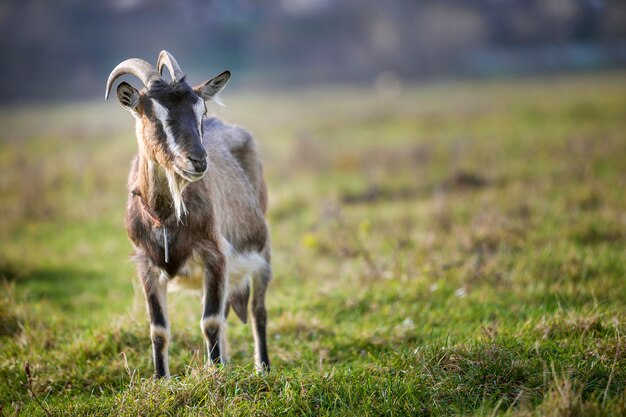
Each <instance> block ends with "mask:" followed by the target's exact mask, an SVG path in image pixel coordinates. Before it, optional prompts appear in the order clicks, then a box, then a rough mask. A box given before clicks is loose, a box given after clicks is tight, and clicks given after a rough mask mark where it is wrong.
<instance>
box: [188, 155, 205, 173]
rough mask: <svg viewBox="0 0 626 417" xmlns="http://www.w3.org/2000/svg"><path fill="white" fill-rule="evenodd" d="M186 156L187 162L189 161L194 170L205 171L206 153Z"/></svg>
mask: <svg viewBox="0 0 626 417" xmlns="http://www.w3.org/2000/svg"><path fill="white" fill-rule="evenodd" d="M187 158H188V159H189V162H191V165H192V166H193V169H195V170H196V172H204V171H206V167H207V162H206V153H205V154H197V155H195V154H194V155H189V156H187Z"/></svg>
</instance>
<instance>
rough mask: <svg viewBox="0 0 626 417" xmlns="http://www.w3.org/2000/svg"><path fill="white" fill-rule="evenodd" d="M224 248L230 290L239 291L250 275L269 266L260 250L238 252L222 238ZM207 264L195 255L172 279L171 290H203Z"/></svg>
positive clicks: (169, 287)
mask: <svg viewBox="0 0 626 417" xmlns="http://www.w3.org/2000/svg"><path fill="white" fill-rule="evenodd" d="M222 250H224V252H225V255H226V270H227V271H228V285H227V288H229V291H238V290H239V289H241V288H242V287H243V286H245V285H247V284H248V281H249V279H250V277H251V276H252V275H253V274H255V273H257V272H258V271H260V270H261V269H263V268H266V267H267V262H266V261H265V259H263V257H262V256H261V254H259V253H258V252H245V253H237V252H235V251H234V250H233V248H232V246H231V245H230V244H229V243H228V242H227V241H226V239H223V240H222ZM204 272H205V266H204V264H203V263H202V260H201V259H200V258H199V257H198V256H196V255H194V256H193V257H191V258H190V259H189V260H188V261H187V263H185V265H184V266H183V267H182V268H181V269H180V271H179V273H178V275H176V276H175V277H173V278H172V280H170V285H169V286H168V290H169V291H177V290H194V291H202V286H203V282H204Z"/></svg>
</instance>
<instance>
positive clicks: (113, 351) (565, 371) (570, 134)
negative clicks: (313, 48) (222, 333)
mask: <svg viewBox="0 0 626 417" xmlns="http://www.w3.org/2000/svg"><path fill="white" fill-rule="evenodd" d="M225 99H226V101H227V104H228V107H227V108H225V109H217V111H218V112H219V113H220V114H221V115H222V116H223V117H224V118H226V119H227V120H229V121H232V122H237V123H240V124H243V125H245V126H246V127H248V128H249V129H250V130H251V131H253V132H254V133H255V135H256V136H257V138H258V140H259V142H260V146H261V149H262V153H263V157H264V160H265V164H266V174H267V179H268V183H269V187H270V210H269V219H270V223H271V229H272V233H273V247H274V258H273V259H274V271H275V277H274V280H273V281H272V284H271V287H270V292H269V295H268V308H269V317H270V322H269V339H270V355H271V356H270V357H271V360H272V361H273V362H272V364H273V369H272V372H271V373H269V374H268V375H260V376H257V375H254V373H253V364H252V336H251V332H250V329H249V327H247V326H243V325H241V324H240V323H238V322H237V321H235V317H234V315H231V317H229V320H228V321H229V328H228V335H229V344H230V354H231V363H230V364H229V365H227V366H226V367H224V368H223V369H220V370H218V371H216V372H214V371H209V370H207V369H205V368H203V356H204V352H203V342H202V336H201V334H200V329H199V324H198V323H199V319H200V300H199V298H198V297H197V296H196V295H186V294H172V295H171V296H170V300H171V304H170V314H171V318H172V335H173V342H172V345H171V348H170V361H171V369H172V375H173V377H172V379H171V380H166V381H164V380H159V381H154V380H153V379H152V377H151V376H152V364H151V359H150V353H149V352H150V339H149V328H148V321H147V318H146V312H145V306H144V301H143V295H142V293H141V290H140V288H139V286H138V283H137V280H136V278H135V274H134V268H133V265H132V264H131V262H130V260H129V254H130V251H131V246H130V243H129V241H128V239H127V237H126V233H125V231H124V228H123V215H124V208H125V201H126V197H127V191H126V188H125V187H126V175H127V171H128V167H129V162H130V160H131V157H132V155H133V154H134V153H135V151H136V144H135V140H134V136H133V135H134V133H133V126H132V118H131V117H130V115H128V114H127V113H126V112H124V111H123V110H122V109H121V108H120V107H119V106H118V105H117V104H116V103H114V102H109V103H78V104H66V105H54V106H53V105H50V106H45V105H41V106H36V107H30V108H29V107H20V108H17V109H16V108H5V109H3V110H1V111H0V123H1V125H2V127H3V129H2V137H0V193H1V195H2V198H1V199H0V219H1V220H0V286H1V287H2V290H1V291H0V415H7V416H9V415H10V416H12V415H18V414H19V415H24V416H31V415H45V414H46V413H49V414H51V415H109V414H113V415H117V416H136V415H198V414H200V415H267V416H277V415H311V416H319V415H322V416H323V415H360V416H370V415H371V416H377V415H395V416H405V415H420V416H431V415H432V416H438V415H442V416H443V415H450V414H461V415H478V416H493V415H513V416H534V415H550V416H594V415H597V416H600V415H615V416H618V415H619V416H622V415H625V414H626V336H625V334H626V192H625V190H626V75H625V74H615V73H614V74H600V75H584V76H571V77H564V78H544V79H528V80H517V81H497V82H485V81H482V82H473V83H470V82H464V83H446V84H433V85H416V86H412V87H410V88H408V89H407V90H406V91H405V92H404V93H403V94H402V95H401V96H399V97H384V96H383V97H381V96H377V95H376V94H375V93H374V91H370V90H367V89H351V88H347V87H346V88H335V89H330V88H329V89H326V90H321V91H312V90H306V91H300V92H290V93H286V92H285V93H281V92H278V93H271V94H267V93H266V94H261V93H252V94H243V92H242V93H231V94H226V95H225ZM26 364H28V368H29V372H30V376H28V375H27V373H26V370H25V369H26Z"/></svg>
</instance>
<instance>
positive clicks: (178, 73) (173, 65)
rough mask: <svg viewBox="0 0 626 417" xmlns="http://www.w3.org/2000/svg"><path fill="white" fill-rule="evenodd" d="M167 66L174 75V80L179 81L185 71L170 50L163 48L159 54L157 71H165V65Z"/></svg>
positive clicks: (160, 72)
mask: <svg viewBox="0 0 626 417" xmlns="http://www.w3.org/2000/svg"><path fill="white" fill-rule="evenodd" d="M164 65H165V66H166V67H167V69H168V71H169V72H170V75H171V76H172V81H178V80H180V79H181V78H183V75H184V74H183V71H182V70H181V69H180V66H179V65H178V62H176V59H174V57H173V56H172V54H170V53H169V52H167V51H165V50H163V51H161V53H160V54H159V59H158V60H157V71H159V74H162V73H163V66H164Z"/></svg>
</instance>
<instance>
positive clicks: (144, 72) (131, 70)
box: [104, 58, 162, 100]
mask: <svg viewBox="0 0 626 417" xmlns="http://www.w3.org/2000/svg"><path fill="white" fill-rule="evenodd" d="M124 74H132V75H134V76H136V77H137V78H139V79H140V80H141V82H142V83H144V85H145V86H146V87H148V88H150V84H152V83H153V82H155V81H157V80H161V79H162V78H161V74H159V72H158V71H157V70H156V69H155V68H154V67H153V66H152V64H150V63H148V62H147V61H144V60H143V59H139V58H131V59H127V60H126V61H123V62H120V63H119V64H118V65H117V67H115V68H113V71H111V75H109V79H108V80H107V89H106V92H105V93H104V99H105V100H106V99H107V98H108V97H109V92H110V91H111V86H112V85H113V83H114V82H115V80H117V79H118V78H119V77H121V76H122V75H124Z"/></svg>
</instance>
